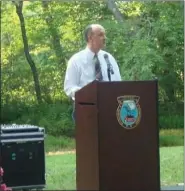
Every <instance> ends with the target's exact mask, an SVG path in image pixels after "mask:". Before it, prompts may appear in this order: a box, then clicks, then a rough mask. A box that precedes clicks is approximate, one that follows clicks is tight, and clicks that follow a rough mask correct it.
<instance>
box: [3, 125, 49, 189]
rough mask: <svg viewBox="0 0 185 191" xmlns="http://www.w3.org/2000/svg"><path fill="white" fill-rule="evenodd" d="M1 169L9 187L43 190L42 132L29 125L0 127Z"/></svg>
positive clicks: (40, 129)
mask: <svg viewBox="0 0 185 191" xmlns="http://www.w3.org/2000/svg"><path fill="white" fill-rule="evenodd" d="M0 155H1V164H0V166H2V167H3V169H4V176H3V181H4V182H5V183H6V185H7V186H8V187H10V188H14V189H16V188H28V189H31V188H44V187H45V183H46V181H45V150H44V129H43V128H40V127H35V126H30V125H11V126H10V125H8V126H7V125H6V126H3V127H1V134H0Z"/></svg>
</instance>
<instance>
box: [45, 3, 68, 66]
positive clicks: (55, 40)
mask: <svg viewBox="0 0 185 191" xmlns="http://www.w3.org/2000/svg"><path fill="white" fill-rule="evenodd" d="M48 4H49V1H48V2H47V1H42V7H43V10H44V12H45V13H46V15H47V16H46V17H45V21H46V24H47V25H48V28H49V31H50V35H51V38H52V45H53V49H54V51H55V55H56V58H57V62H58V63H59V64H61V63H65V59H64V55H63V51H62V47H61V44H60V35H59V32H58V30H57V28H56V26H54V24H53V16H52V14H51V12H50V11H49V7H48Z"/></svg>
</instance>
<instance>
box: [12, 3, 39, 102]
mask: <svg viewBox="0 0 185 191" xmlns="http://www.w3.org/2000/svg"><path fill="white" fill-rule="evenodd" d="M13 3H14V4H15V7H16V13H17V15H18V17H19V20H20V26H21V32H22V39H23V44H24V53H25V56H26V59H27V61H28V64H29V66H30V68H31V71H32V74H33V80H34V84H35V92H36V97H37V101H38V103H41V102H42V98H41V90H40V83H39V77H38V73H37V68H36V66H35V63H34V61H33V59H32V57H31V55H30V52H29V45H28V39H27V35H26V28H25V22H24V16H23V13H22V7H23V1H18V2H15V1H13Z"/></svg>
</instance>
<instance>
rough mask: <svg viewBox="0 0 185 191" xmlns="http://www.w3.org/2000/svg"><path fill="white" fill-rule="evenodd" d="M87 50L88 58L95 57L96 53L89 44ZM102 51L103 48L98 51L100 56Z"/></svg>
mask: <svg viewBox="0 0 185 191" xmlns="http://www.w3.org/2000/svg"><path fill="white" fill-rule="evenodd" d="M85 50H86V51H87V54H88V58H91V59H93V58H94V55H95V53H94V52H92V50H91V49H90V48H89V47H88V46H87V47H86V48H85ZM100 52H101V50H100V51H99V52H98V53H97V56H99V55H100Z"/></svg>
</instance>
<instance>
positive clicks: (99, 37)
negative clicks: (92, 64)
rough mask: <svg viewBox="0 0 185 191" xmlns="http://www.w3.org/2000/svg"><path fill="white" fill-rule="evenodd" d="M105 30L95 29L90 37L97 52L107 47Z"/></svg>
mask: <svg viewBox="0 0 185 191" xmlns="http://www.w3.org/2000/svg"><path fill="white" fill-rule="evenodd" d="M105 38H106V37H105V30H104V29H103V28H94V29H93V30H92V34H91V36H90V42H91V45H92V47H93V48H94V49H95V50H100V49H102V48H103V47H104V46H105Z"/></svg>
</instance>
